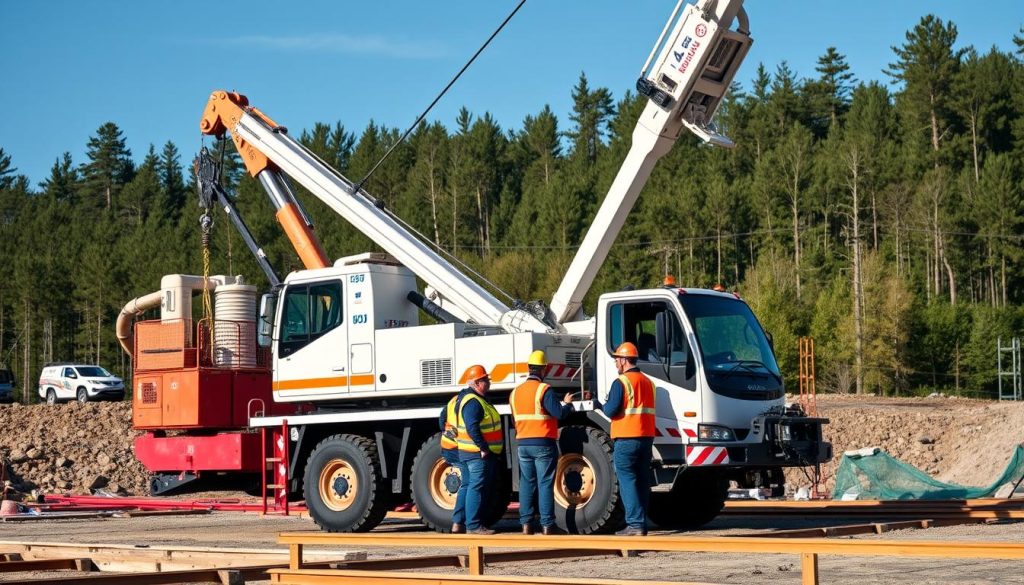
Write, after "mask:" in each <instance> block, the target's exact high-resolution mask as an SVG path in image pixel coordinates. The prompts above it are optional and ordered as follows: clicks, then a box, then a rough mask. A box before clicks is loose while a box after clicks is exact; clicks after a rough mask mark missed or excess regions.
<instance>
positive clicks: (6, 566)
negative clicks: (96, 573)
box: [0, 559, 92, 573]
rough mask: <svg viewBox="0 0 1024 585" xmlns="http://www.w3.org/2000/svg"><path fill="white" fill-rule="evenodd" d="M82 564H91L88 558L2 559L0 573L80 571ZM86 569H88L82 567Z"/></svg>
mask: <svg viewBox="0 0 1024 585" xmlns="http://www.w3.org/2000/svg"><path fill="white" fill-rule="evenodd" d="M84 566H90V567H91V566H92V562H91V561H89V559H43V560H38V561H4V562H2V563H0V573H14V572H19V571H60V570H75V571H81V570H83V569H82V567H84ZM84 570H88V569H84Z"/></svg>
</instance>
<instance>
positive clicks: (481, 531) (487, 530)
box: [469, 526, 497, 536]
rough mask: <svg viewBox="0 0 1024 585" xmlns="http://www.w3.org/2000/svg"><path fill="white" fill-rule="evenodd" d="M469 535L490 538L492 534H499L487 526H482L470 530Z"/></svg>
mask: <svg viewBox="0 0 1024 585" xmlns="http://www.w3.org/2000/svg"><path fill="white" fill-rule="evenodd" d="M469 533H470V534H480V535H482V536H490V535H492V534H496V533H497V532H496V531H494V530H491V529H490V528H487V527H486V526H481V527H480V528H474V529H473V530H470V531H469Z"/></svg>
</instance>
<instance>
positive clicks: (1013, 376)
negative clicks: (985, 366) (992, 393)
mask: <svg viewBox="0 0 1024 585" xmlns="http://www.w3.org/2000/svg"><path fill="white" fill-rule="evenodd" d="M1004 353H1008V354H1010V355H1009V362H1010V363H1009V364H1006V365H1008V367H1009V369H1008V370H1007V369H1003V368H1004V363H1003V354H1004ZM996 364H997V365H998V368H999V374H998V376H997V379H998V382H999V400H1021V399H1022V398H1024V396H1022V395H1021V394H1022V393H1021V375H1020V338H1019V337H1014V338H1013V339H1011V340H1010V344H1009V345H1003V338H1002V337H997V338H996ZM1003 378H1009V380H1008V382H1009V383H1008V384H1003Z"/></svg>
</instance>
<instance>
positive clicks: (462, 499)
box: [441, 450, 469, 526]
mask: <svg viewBox="0 0 1024 585" xmlns="http://www.w3.org/2000/svg"><path fill="white" fill-rule="evenodd" d="M441 453H442V455H444V460H445V461H446V462H447V463H448V465H451V466H452V467H454V468H455V469H458V470H459V474H460V475H461V476H462V481H460V482H459V492H458V493H457V494H456V495H455V509H454V510H452V524H462V525H463V526H465V524H466V485H467V484H468V483H469V469H468V468H467V467H466V463H465V462H464V461H462V460H461V459H459V452H458V451H454V450H453V451H451V452H449V451H447V450H442V451H441Z"/></svg>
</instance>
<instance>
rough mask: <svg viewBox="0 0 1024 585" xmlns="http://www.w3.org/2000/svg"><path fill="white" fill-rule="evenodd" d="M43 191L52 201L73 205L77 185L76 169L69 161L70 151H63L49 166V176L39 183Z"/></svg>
mask: <svg viewBox="0 0 1024 585" xmlns="http://www.w3.org/2000/svg"><path fill="white" fill-rule="evenodd" d="M39 186H40V187H42V189H43V192H44V193H46V195H47V196H48V197H50V199H52V200H53V201H58V202H63V203H69V204H71V205H74V204H75V203H76V202H77V196H76V193H77V190H78V187H79V178H78V170H77V169H76V168H75V166H74V163H72V162H71V153H70V152H65V153H64V154H63V156H62V157H61V158H58V159H57V160H56V161H55V162H54V163H53V166H52V167H51V168H50V176H49V178H47V179H46V180H45V181H43V182H41V183H39Z"/></svg>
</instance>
